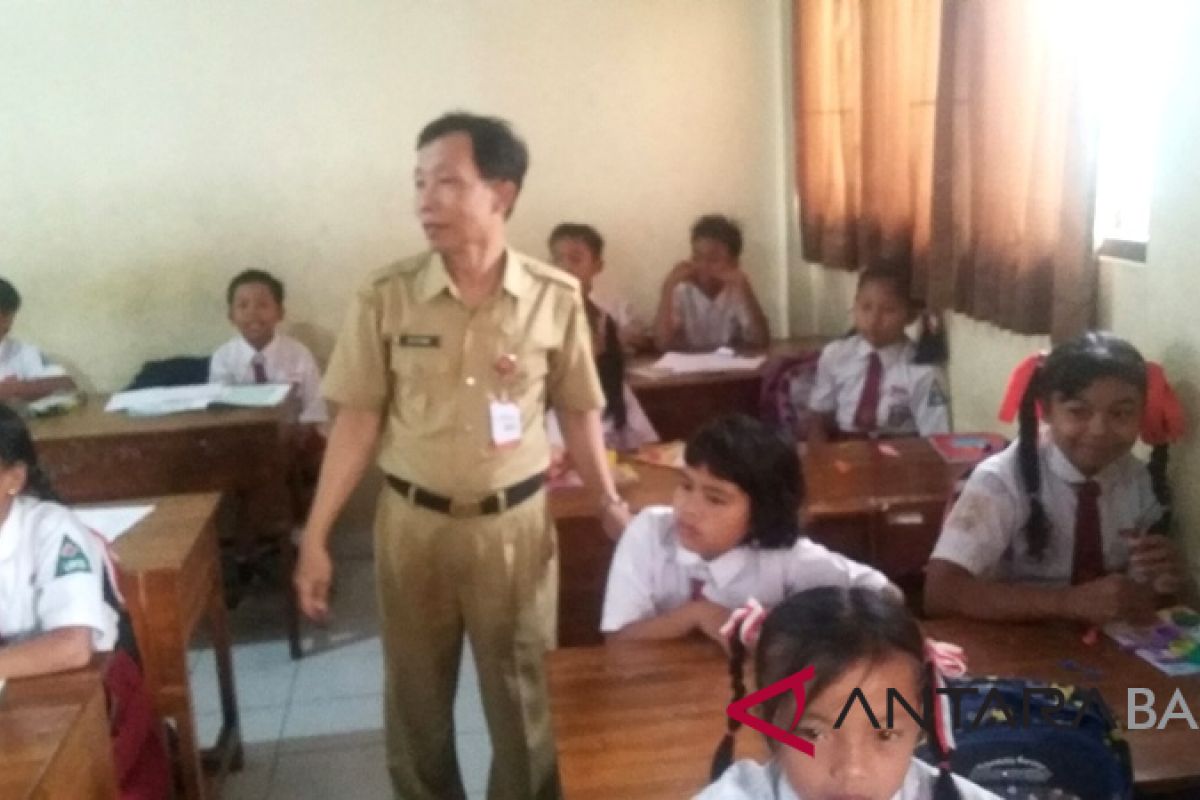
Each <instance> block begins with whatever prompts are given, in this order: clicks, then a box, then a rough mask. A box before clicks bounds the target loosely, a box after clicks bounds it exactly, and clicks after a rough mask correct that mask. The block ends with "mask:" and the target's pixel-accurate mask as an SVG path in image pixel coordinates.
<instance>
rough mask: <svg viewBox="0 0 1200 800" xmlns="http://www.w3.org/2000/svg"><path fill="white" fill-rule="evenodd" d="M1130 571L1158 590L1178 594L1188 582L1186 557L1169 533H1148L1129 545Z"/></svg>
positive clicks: (1160, 592) (1161, 592) (1158, 591)
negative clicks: (1181, 555) (1183, 556)
mask: <svg viewBox="0 0 1200 800" xmlns="http://www.w3.org/2000/svg"><path fill="white" fill-rule="evenodd" d="M1129 572H1130V574H1131V575H1134V576H1137V578H1138V579H1139V580H1141V581H1142V582H1144V583H1146V584H1148V585H1150V586H1152V587H1153V588H1154V591H1155V592H1157V593H1158V594H1176V593H1177V592H1179V591H1180V590H1182V589H1183V587H1184V586H1185V585H1186V584H1187V575H1186V573H1185V572H1184V569H1183V559H1182V558H1181V557H1180V556H1179V551H1178V550H1177V549H1176V548H1175V544H1174V543H1173V542H1172V541H1171V540H1170V539H1168V538H1167V537H1166V536H1160V535H1157V534H1145V535H1143V536H1139V537H1138V538H1137V539H1135V540H1134V541H1133V542H1132V543H1131V544H1130V546H1129Z"/></svg>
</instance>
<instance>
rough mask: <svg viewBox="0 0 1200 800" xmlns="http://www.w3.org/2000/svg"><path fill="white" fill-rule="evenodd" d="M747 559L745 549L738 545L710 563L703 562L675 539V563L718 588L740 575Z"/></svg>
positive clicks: (697, 555)
mask: <svg viewBox="0 0 1200 800" xmlns="http://www.w3.org/2000/svg"><path fill="white" fill-rule="evenodd" d="M747 557H748V554H747V553H746V547H745V546H744V545H739V546H737V547H734V548H733V549H731V550H729V551H728V552H725V553H722V554H721V555H719V556H717V557H716V558H714V559H713V560H711V561H705V560H704V559H703V558H701V557H700V555H699V554H697V553H693V552H692V551H691V550H688V549H687V548H686V547H684V546H683V545H682V544H680V543H679V537H678V536H676V537H675V563H677V564H679V565H680V566H681V567H683V568H684V569H686V570H687V571H688V574H689V575H691V576H692V577H694V578H705V579H711V581H712V583H713V584H714V585H716V586H717V587H718V588H721V587H725V586H728V585H729V584H730V583H731V582H732V581H733V580H734V578H736V577H737V576H738V575H739V574H740V573H741V571H742V569H743V567H745V565H746V559H747Z"/></svg>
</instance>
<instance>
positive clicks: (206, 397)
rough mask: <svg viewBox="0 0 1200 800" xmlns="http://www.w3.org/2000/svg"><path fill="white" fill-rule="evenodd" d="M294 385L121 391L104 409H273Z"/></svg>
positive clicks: (155, 412) (154, 412) (151, 412)
mask: <svg viewBox="0 0 1200 800" xmlns="http://www.w3.org/2000/svg"><path fill="white" fill-rule="evenodd" d="M291 388H292V387H291V385H290V384H286V383H263V384H250V385H247V386H224V385H222V384H219V383H201V384H197V385H195V386H158V387H154V388H151V389H136V390H134V391H132V392H118V393H117V394H114V395H113V396H112V397H110V398H109V400H108V405H106V406H105V407H104V410H105V411H112V412H117V411H123V412H125V413H126V414H129V415H130V416H161V415H163V414H178V413H181V412H184V411H203V410H204V409H206V408H208V407H209V406H214V405H224V406H241V407H247V408H271V407H273V406H277V405H279V404H280V403H282V402H283V400H284V398H286V397H287V395H288V391H290V390H291Z"/></svg>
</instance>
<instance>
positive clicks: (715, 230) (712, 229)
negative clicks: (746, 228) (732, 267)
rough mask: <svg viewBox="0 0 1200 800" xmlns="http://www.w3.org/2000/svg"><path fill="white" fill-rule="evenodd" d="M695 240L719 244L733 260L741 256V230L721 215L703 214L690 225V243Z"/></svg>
mask: <svg viewBox="0 0 1200 800" xmlns="http://www.w3.org/2000/svg"><path fill="white" fill-rule="evenodd" d="M697 239H713V240H715V241H718V242H720V243H721V244H723V245H725V249H727V250H728V251H729V255H731V256H733V257H734V258H739V257H740V256H741V255H742V229H741V227H740V226H739V225H738V224H737V223H736V222H734V221H733V220H731V219H730V218H729V217H726V216H724V215H722V214H705V215H704V216H703V217H701V218H700V219H698V220H696V222H695V224H694V225H692V241H693V242H695V241H696V240H697Z"/></svg>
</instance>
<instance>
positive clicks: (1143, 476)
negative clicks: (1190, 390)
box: [931, 439, 1163, 586]
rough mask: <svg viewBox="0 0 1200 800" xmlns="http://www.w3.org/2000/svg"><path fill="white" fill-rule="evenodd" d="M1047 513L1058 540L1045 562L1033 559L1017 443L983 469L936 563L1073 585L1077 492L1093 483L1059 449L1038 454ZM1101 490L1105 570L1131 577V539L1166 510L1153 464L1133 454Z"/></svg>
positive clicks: (949, 521) (957, 507) (1051, 542)
mask: <svg viewBox="0 0 1200 800" xmlns="http://www.w3.org/2000/svg"><path fill="white" fill-rule="evenodd" d="M1038 454H1039V455H1038V458H1039V461H1040V464H1039V467H1040V469H1039V472H1040V475H1041V495H1042V506H1043V508H1044V509H1045V511H1046V518H1047V523H1048V525H1049V529H1050V534H1049V537H1048V541H1047V544H1046V550H1045V552H1044V553H1043V555H1042V560H1041V561H1036V560H1034V559H1033V558H1032V557H1031V556H1030V555H1029V549H1028V547H1027V545H1026V539H1025V523H1026V521H1027V520H1028V519H1029V495H1028V494H1027V493H1026V491H1025V488H1024V485H1023V484H1022V482H1021V478H1020V473H1019V471H1018V460H1017V442H1013V443H1012V444H1011V445H1009V446H1008V447H1007V448H1005V449H1004V450H1002V451H1000V452H999V453H997V454H996V455H994V456H992V457H991V458H988V459H987V460H985V461H983V462H982V463H981V464H980V465H979V466H977V467H975V471H974V472H972V473H971V477H970V478H969V479H968V480H967V484H966V486H964V487H963V491H962V494H961V496H959V498H958V500H957V501H955V503H954V508H953V509H951V511H950V514H949V516H947V517H946V521H945V523H943V525H942V533H941V536H940V537H939V538H938V543H937V545H936V546H935V547H934V549H933V555H932V556H931V558H940V559H942V560H944V561H950V562H953V563H955V564H958V565H959V566H960V567H962V568H963V569H965V570H967V572H970V573H971V574H972V575H974V576H976V577H982V578H988V579H991V580H1002V581H1026V582H1030V583H1038V584H1044V585H1047V586H1066V585H1069V584H1070V582H1071V569H1072V566H1073V561H1074V551H1075V510H1076V508H1077V506H1078V494H1077V489H1076V485H1077V484H1080V483H1082V482H1083V481H1085V480H1086V478H1084V476H1083V475H1082V474H1081V473H1080V472H1079V470H1077V469H1075V467H1074V465H1072V464H1071V462H1070V461H1068V460H1067V458H1066V456H1064V455H1063V453H1062V451H1061V450H1059V449H1058V447H1057V446H1056V445H1055V444H1054V443H1053V442H1051V441H1049V440H1048V439H1047V440H1044V441H1042V442H1041V444H1040V445H1039V447H1038ZM1094 479H1095V480H1096V482H1097V483H1099V484H1100V497H1099V498H1098V500H1097V502H1098V504H1099V507H1100V538H1101V543H1102V545H1103V548H1104V567H1105V569H1106V570H1107V571H1109V572H1117V571H1120V570H1123V569H1124V568H1125V566H1126V565H1127V564H1128V563H1129V546H1128V544H1127V542H1126V541H1125V538H1124V536H1123V534H1125V533H1126V532H1142V531H1145V530H1146V528H1148V527H1149V526H1150V525H1152V524H1153V523H1155V522H1157V521H1158V518H1159V517H1161V516H1162V513H1163V509H1162V506H1161V505H1159V503H1158V500H1156V499H1155V497H1154V490H1153V489H1152V488H1151V485H1150V473H1149V472H1148V471H1147V470H1146V466H1145V464H1143V463H1142V462H1141V461H1139V460H1138V459H1136V458H1135V457H1134V456H1133V455H1132V454H1126V455H1124V456H1122V457H1121V458H1119V459H1117V460H1116V461H1114V462H1113V463H1112V464H1109V465H1108V466H1107V467H1105V468H1104V469H1103V470H1101V471H1100V472H1099V473H1098V474H1097V475H1096V476H1095V478H1094Z"/></svg>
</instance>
